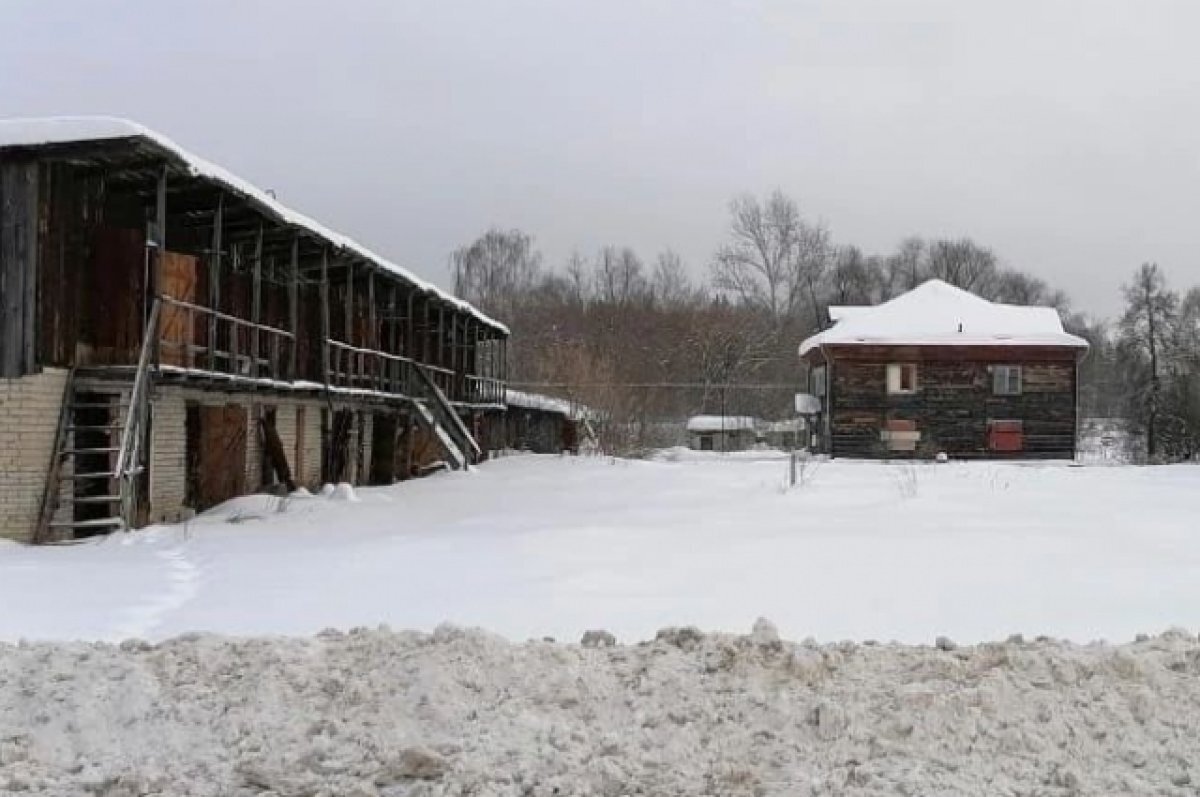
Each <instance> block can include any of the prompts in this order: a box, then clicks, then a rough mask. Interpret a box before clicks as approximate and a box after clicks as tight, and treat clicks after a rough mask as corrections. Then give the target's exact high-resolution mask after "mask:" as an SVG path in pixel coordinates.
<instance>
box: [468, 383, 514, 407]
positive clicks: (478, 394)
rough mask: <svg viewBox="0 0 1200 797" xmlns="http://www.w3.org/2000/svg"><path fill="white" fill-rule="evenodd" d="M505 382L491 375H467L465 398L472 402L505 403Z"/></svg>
mask: <svg viewBox="0 0 1200 797" xmlns="http://www.w3.org/2000/svg"><path fill="white" fill-rule="evenodd" d="M504 393H505V390H504V382H503V381H501V380H499V379H495V378H493V377H490V376H468V377H466V396H465V400H466V401H467V402H468V403H471V404H504V401H505V395H504Z"/></svg>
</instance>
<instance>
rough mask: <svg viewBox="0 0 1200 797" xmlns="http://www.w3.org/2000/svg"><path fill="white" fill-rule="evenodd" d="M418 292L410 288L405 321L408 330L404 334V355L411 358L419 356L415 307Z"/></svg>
mask: <svg viewBox="0 0 1200 797" xmlns="http://www.w3.org/2000/svg"><path fill="white" fill-rule="evenodd" d="M416 297H417V292H416V290H414V289H413V288H411V287H410V288H409V289H408V313H407V317H406V318H405V321H406V323H407V327H408V332H407V334H406V335H405V336H404V355H405V356H406V357H409V358H411V359H416V356H417V312H416V307H415V302H416Z"/></svg>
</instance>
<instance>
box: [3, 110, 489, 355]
mask: <svg viewBox="0 0 1200 797" xmlns="http://www.w3.org/2000/svg"><path fill="white" fill-rule="evenodd" d="M122 138H137V139H142V140H144V141H148V142H150V143H151V144H153V145H155V146H157V147H158V148H160V149H161V150H163V151H164V152H166V153H168V154H169V155H170V156H172V157H174V158H177V159H178V160H179V161H180V162H182V163H183V164H184V165H185V166H186V167H187V169H188V171H190V172H191V173H192V174H193V175H195V176H197V177H203V178H206V179H209V180H213V181H215V182H218V183H221V184H222V185H224V186H225V187H226V188H227V189H229V190H230V191H232V192H234V193H235V194H238V195H240V196H242V197H245V198H246V199H249V200H251V201H252V202H253V203H254V204H256V205H258V206H259V207H260V208H262V209H263V210H265V211H266V212H267V213H269V214H270V215H272V216H275V217H276V218H278V219H279V220H281V221H282V222H284V223H286V224H291V225H294V226H296V227H303V228H304V229H306V230H308V231H309V232H312V233H313V234H315V235H318V236H320V237H321V238H324V239H325V240H327V241H329V242H330V243H331V244H332V245H333V246H335V247H337V248H339V249H344V250H347V251H349V252H353V253H354V254H356V255H358V256H359V257H362V258H364V259H366V260H368V261H371V262H373V263H375V264H376V265H378V266H379V267H380V268H383V269H384V270H385V271H390V272H392V273H393V274H395V275H396V276H398V277H400V278H401V279H403V280H404V281H406V282H408V283H411V284H412V285H413V286H414V287H415V288H417V289H418V290H421V291H424V292H426V293H430V294H433V295H434V296H436V297H438V298H439V299H440V300H442V301H444V302H446V303H447V304H451V305H453V306H455V307H457V308H458V309H460V310H462V311H464V312H466V313H467V314H469V315H472V316H474V317H475V318H476V319H478V320H479V321H480V322H482V323H484V324H486V325H487V326H490V327H493V328H494V329H496V330H498V331H500V332H502V333H504V334H508V328H507V327H506V326H504V325H503V324H501V323H500V322H499V321H496V320H495V319H492V318H489V317H488V316H487V315H485V314H484V313H482V312H480V311H479V310H478V309H477V308H475V307H474V306H473V305H471V304H468V303H467V302H465V301H463V300H462V299H459V298H458V297H456V296H453V295H451V294H449V293H446V292H445V291H443V290H441V289H440V288H438V287H437V286H436V285H434V284H433V283H431V282H427V281H425V280H423V279H421V278H420V277H418V276H417V275H416V274H413V273H412V272H411V271H409V270H408V269H406V268H404V267H402V266H399V265H397V264H395V263H393V262H391V261H390V260H388V259H387V258H384V257H382V256H380V255H377V254H376V253H374V252H372V251H371V250H369V249H367V248H366V247H365V246H363V245H362V244H360V243H358V242H357V241H354V240H353V239H351V238H349V237H348V236H345V235H342V234H341V233H338V232H334V231H333V230H331V229H329V228H328V227H325V226H324V225H322V224H320V223H318V222H316V221H314V220H313V219H311V218H309V217H308V216H305V215H304V214H302V213H298V212H297V211H295V210H292V209H291V208H289V207H287V206H286V205H284V204H283V203H282V202H279V201H278V200H276V199H275V197H273V196H272V195H270V194H268V193H267V192H266V191H263V190H262V189H260V188H258V187H257V186H255V185H252V184H251V183H249V182H247V181H246V180H243V179H242V178H240V177H238V176H237V175H235V174H233V173H231V172H229V171H228V170H226V169H224V168H222V167H220V166H217V165H216V164H214V163H210V162H209V161H207V160H205V159H203V158H201V157H198V156H196V155H193V154H192V153H190V152H188V151H187V150H185V149H184V148H183V147H181V146H179V145H178V144H176V143H175V142H174V141H172V140H171V139H169V138H167V137H166V136H164V135H162V134H161V133H157V132H155V131H153V130H151V129H150V128H148V127H145V126H143V125H140V124H138V123H137V122H131V121H129V120H127V119H119V118H115V117H110V116H60V117H48V118H43V119H0V149H3V148H5V147H36V146H40V145H45V144H66V143H74V142H82V141H105V140H112V139H122Z"/></svg>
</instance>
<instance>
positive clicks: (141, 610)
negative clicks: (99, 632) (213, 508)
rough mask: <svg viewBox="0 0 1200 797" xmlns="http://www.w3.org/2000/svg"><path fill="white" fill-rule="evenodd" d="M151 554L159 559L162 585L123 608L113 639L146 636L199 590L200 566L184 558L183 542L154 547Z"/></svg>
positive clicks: (184, 545) (185, 555)
mask: <svg viewBox="0 0 1200 797" xmlns="http://www.w3.org/2000/svg"><path fill="white" fill-rule="evenodd" d="M154 555H155V556H156V557H157V558H158V559H159V560H161V562H162V567H163V570H164V571H165V575H166V582H167V584H166V589H165V590H163V591H162V592H161V593H159V594H157V595H153V596H151V597H149V598H148V599H146V600H145V601H144V602H143V603H141V604H140V605H137V606H131V607H129V608H128V609H126V610H125V611H124V615H125V618H124V620H123V621H121V622H119V623H118V624H117V626H116V628H114V629H113V633H112V634H111V637H112V638H113V639H114V641H120V640H124V639H146V638H147V637H148V636H149V635H150V634H151V633H152V632H153V631H154V629H155V628H158V627H159V626H160V625H162V623H163V620H164V619H165V618H166V616H167V615H168V614H170V613H171V612H173V611H176V610H178V609H179V608H180V607H181V606H183V605H184V604H186V603H187V602H188V601H190V600H192V599H193V598H195V597H196V593H197V592H199V590H200V569H199V568H198V567H197V566H196V565H195V564H193V563H192V562H191V560H189V559H188V556H187V543H183V544H181V545H177V546H175V547H174V548H168V549H165V550H162V551H155V552H154Z"/></svg>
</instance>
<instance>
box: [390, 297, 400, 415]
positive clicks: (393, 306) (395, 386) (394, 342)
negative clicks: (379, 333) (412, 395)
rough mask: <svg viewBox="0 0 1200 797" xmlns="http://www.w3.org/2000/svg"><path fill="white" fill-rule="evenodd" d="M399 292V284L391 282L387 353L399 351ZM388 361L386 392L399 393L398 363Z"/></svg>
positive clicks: (397, 352)
mask: <svg viewBox="0 0 1200 797" xmlns="http://www.w3.org/2000/svg"><path fill="white" fill-rule="evenodd" d="M399 292H400V288H399V286H397V285H396V283H395V282H393V283H392V287H391V291H390V293H391V296H390V298H389V300H388V318H390V319H391V326H390V327H389V331H390V333H391V334H390V335H389V338H390V340H389V345H388V353H389V354H399V353H400V319H399V318H398V317H397V316H396V314H397V313H398V312H399V304H398V303H397V301H396V300H397V298H398V296H399ZM388 362H389V363H390V364H389V366H388V392H389V393H401V392H403V390H402V389H401V388H400V384H399V381H400V364H399V363H398V362H396V361H395V360H389V361H388Z"/></svg>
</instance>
